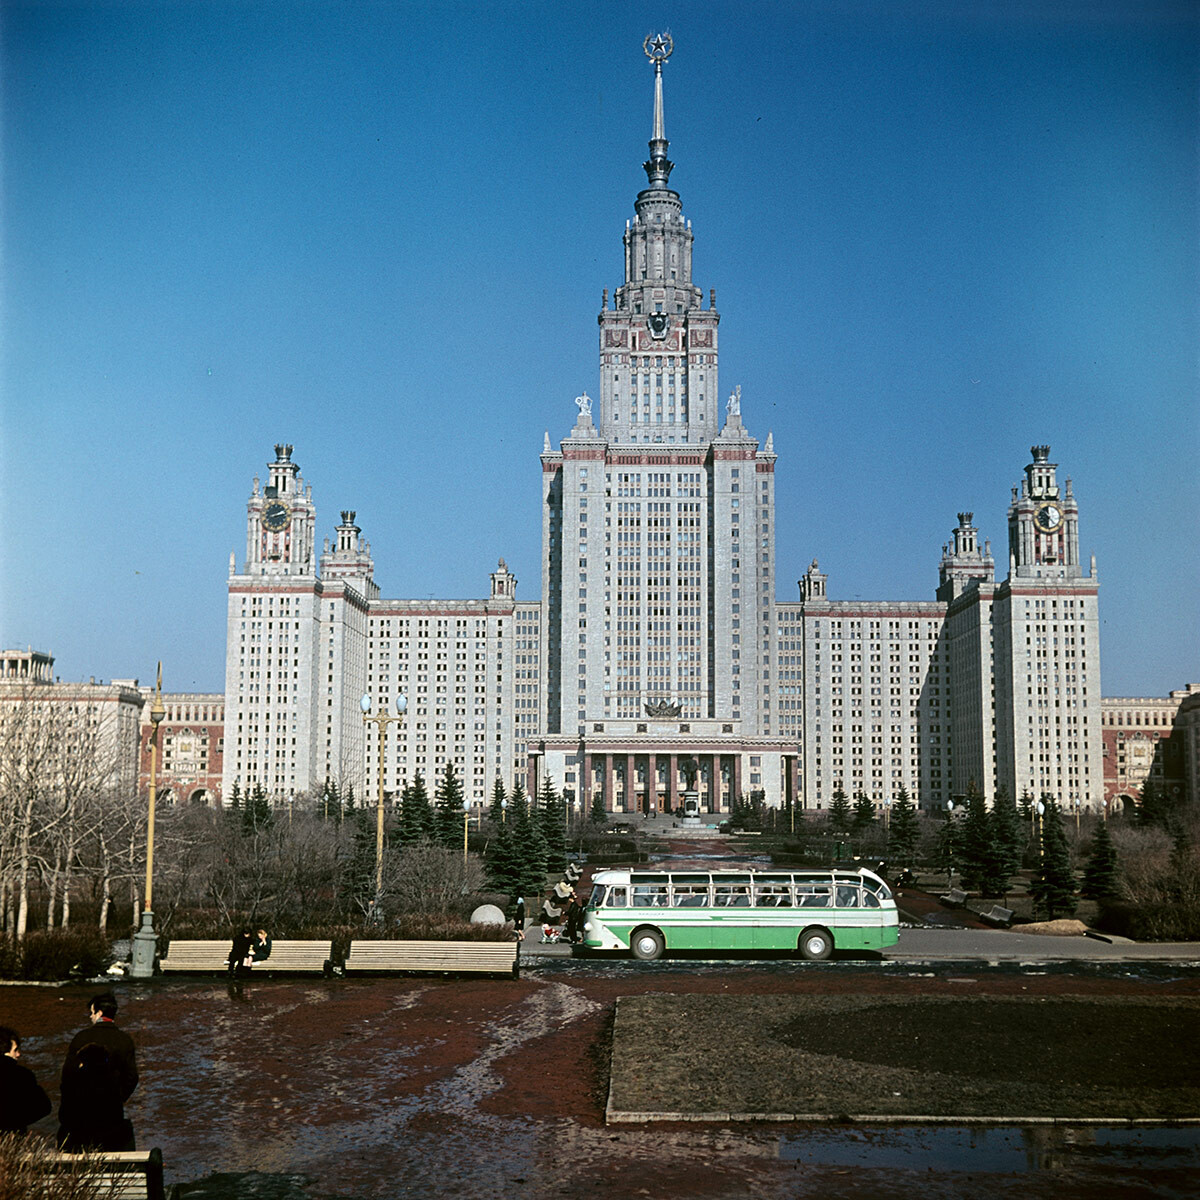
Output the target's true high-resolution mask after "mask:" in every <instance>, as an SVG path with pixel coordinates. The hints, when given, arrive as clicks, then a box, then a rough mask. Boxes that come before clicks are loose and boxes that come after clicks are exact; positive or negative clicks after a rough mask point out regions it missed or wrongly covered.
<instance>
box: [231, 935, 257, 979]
mask: <svg viewBox="0 0 1200 1200" xmlns="http://www.w3.org/2000/svg"><path fill="white" fill-rule="evenodd" d="M253 946H254V938H253V937H251V936H250V930H249V929H242V930H240V931H239V932H238V933H235V934H234V935H233V945H232V946H231V947H230V950H229V974H230V975H244V974H245V973H246V972H247V971H248V970H249V969H250V960H251V956H250V951H251V948H252V947H253Z"/></svg>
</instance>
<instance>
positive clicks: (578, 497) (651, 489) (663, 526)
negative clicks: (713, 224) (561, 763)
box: [541, 35, 775, 739]
mask: <svg viewBox="0 0 1200 1200" xmlns="http://www.w3.org/2000/svg"><path fill="white" fill-rule="evenodd" d="M671 50H672V44H671V39H670V38H669V37H668V36H665V35H659V36H658V37H654V38H647V40H646V43H645V51H646V54H647V56H648V57H649V59H650V61H651V63H652V64H653V67H654V114H653V126H652V133H651V137H650V157H649V159H648V160H647V161H646V163H645V164H644V169H645V172H646V177H647V186H646V187H645V188H644V189H643V190H642V191H640V192H639V193H638V195H637V199H636V200H635V202H634V215H633V218H632V220H631V221H628V222H627V223H626V228H625V236H624V251H625V253H624V259H625V272H624V280H623V282H622V283H621V285H620V286H619V287H618V288H617V289H616V291H615V293H614V296H613V299H612V302H611V304H610V301H609V294H608V291H607V289H605V292H604V297H603V302H602V308H601V312H600V315H599V326H600V345H599V351H600V391H599V400H598V402H597V401H593V400H592V399H591V398H590V397H589V396H588V395H587V394H586V393H585V394H584V395H582V396H580V397H578V398H577V400H576V401H575V403H576V406H577V408H578V415H577V418H576V421H575V424H574V427H573V428H572V429H571V431H570V433H569V434H568V436H567V437H566V438H565V439H564V440H563V441H562V443H561V444H560V447H559V448H558V449H557V450H555V449H554V448H553V447H552V445H551V442H550V435H549V433H547V435H546V438H545V445H544V448H543V451H542V456H541V458H542V480H543V488H542V499H543V520H542V543H543V556H542V596H543V629H542V644H543V647H544V648H545V651H546V663H547V669H546V674H545V691H544V694H543V697H542V701H543V706H544V707H543V712H542V716H543V721H542V728H543V732H544V733H545V734H547V735H551V736H553V735H562V736H565V737H569V736H579V735H583V734H584V733H588V734H592V733H595V732H597V726H596V723H597V722H604V721H606V720H607V721H614V720H624V721H630V720H636V719H638V718H640V719H641V720H643V721H645V720H646V719H648V718H649V719H654V718H658V719H662V720H672V721H685V722H686V721H710V722H721V723H722V724H721V725H720V731H721V732H724V731H728V733H729V735H730V736H732V737H733V738H735V739H744V738H746V737H755V736H758V735H763V734H770V732H771V711H770V703H769V701H770V652H771V640H772V633H771V631H772V628H773V622H774V596H775V561H774V559H775V554H774V546H775V521H774V469H775V455H774V453H773V451H772V444H771V439H770V437H768V438H767V441H766V444H765V446H763V447H760V444H759V442H758V440H757V439H756V438H754V437H752V436H751V435H750V434H749V433H748V432H747V430H746V428H745V426H744V425H743V424H742V417H741V396H740V389H738V390H736V391H735V392H734V393H733V394H732V395H731V396H730V397H729V398H728V400H727V402H726V404H725V405H724V411H723V412H722V405H721V403H720V392H719V382H718V381H719V375H718V345H717V326H718V323H719V321H720V317H719V315H718V313H717V310H716V306H715V293H714V292H710V293H709V301H708V306H707V307H705V306H704V304H703V298H702V294H701V289H700V288H699V287H697V286H696V285H695V284H694V283H693V282H692V245H693V237H692V229H691V224H690V222H689V221H688V220H687V219H686V218H685V217H684V215H683V211H682V206H681V204H680V200H679V194H678V192H676V191H674V190H672V188H671V186H670V176H671V171H672V168H673V166H674V164H673V163H672V162H671V161H670V160H669V158H668V157H667V148H668V142H667V138H666V132H665V120H664V115H663V80H662V76H663V66H664V64H665V62H666V60H667V58H668V57H669V56H670V54H671Z"/></svg>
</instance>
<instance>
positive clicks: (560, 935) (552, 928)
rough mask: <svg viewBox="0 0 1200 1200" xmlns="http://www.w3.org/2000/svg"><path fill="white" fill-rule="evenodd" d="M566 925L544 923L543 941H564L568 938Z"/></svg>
mask: <svg viewBox="0 0 1200 1200" xmlns="http://www.w3.org/2000/svg"><path fill="white" fill-rule="evenodd" d="M566 928H567V927H566V926H565V925H549V924H547V925H543V926H542V941H543V942H562V941H565V940H566V935H565V932H564V931H565V930H566Z"/></svg>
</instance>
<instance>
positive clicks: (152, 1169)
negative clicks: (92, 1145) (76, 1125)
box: [35, 1149, 175, 1200]
mask: <svg viewBox="0 0 1200 1200" xmlns="http://www.w3.org/2000/svg"><path fill="white" fill-rule="evenodd" d="M35 1161H36V1162H37V1168H38V1170H39V1171H41V1172H43V1173H44V1174H47V1175H57V1174H63V1175H75V1176H77V1177H78V1180H79V1184H78V1185H73V1186H80V1185H82V1184H83V1183H84V1181H86V1184H87V1186H86V1187H81V1189H80V1190H79V1191H78V1192H75V1191H72V1192H71V1194H72V1195H76V1194H78V1195H88V1196H96V1197H103V1200H168V1197H169V1196H174V1194H175V1189H174V1188H173V1187H172V1188H171V1189H170V1191H169V1192H167V1191H164V1190H163V1160H162V1151H161V1150H158V1149H154V1150H105V1151H101V1150H93V1151H91V1152H90V1153H88V1154H61V1153H53V1152H51V1153H48V1154H45V1155H38V1156H37V1158H36V1160H35ZM64 1194H65V1193H64Z"/></svg>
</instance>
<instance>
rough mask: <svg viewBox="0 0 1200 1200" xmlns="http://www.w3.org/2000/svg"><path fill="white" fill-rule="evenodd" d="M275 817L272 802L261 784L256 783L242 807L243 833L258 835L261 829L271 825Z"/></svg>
mask: <svg viewBox="0 0 1200 1200" xmlns="http://www.w3.org/2000/svg"><path fill="white" fill-rule="evenodd" d="M273 816H274V814H273V812H272V811H271V801H270V800H268V799H267V793H266V792H265V791H264V790H263V786H262V784H261V783H256V784H255V785H254V787H253V788H252V789H251V790H250V793H249V795H248V796H247V797H246V802H245V804H244V805H243V806H242V832H243V833H244V834H252V833H258V831H259V830H260V829H266V828H267V827H268V826H269V825H270V824H271V819H272V817H273Z"/></svg>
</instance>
